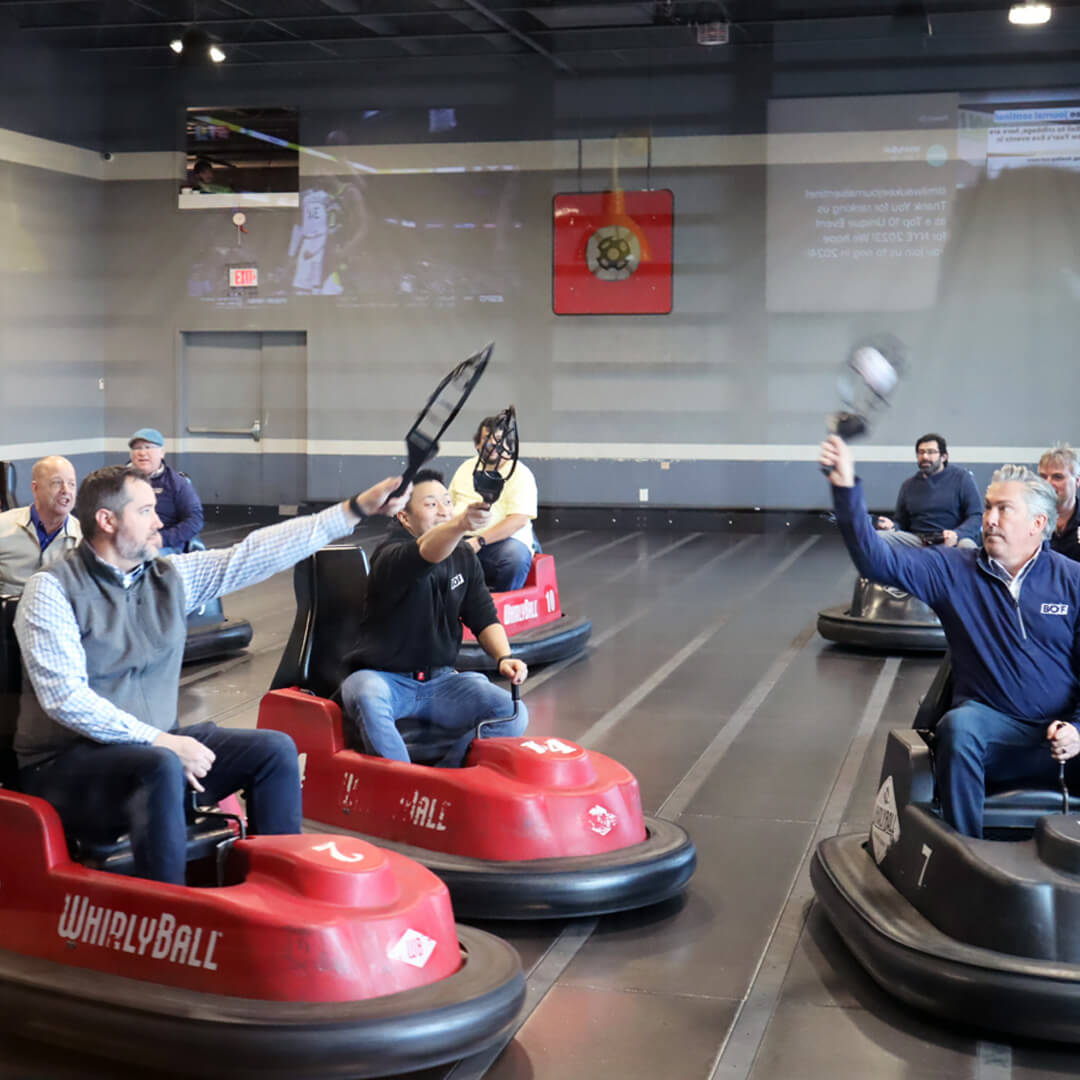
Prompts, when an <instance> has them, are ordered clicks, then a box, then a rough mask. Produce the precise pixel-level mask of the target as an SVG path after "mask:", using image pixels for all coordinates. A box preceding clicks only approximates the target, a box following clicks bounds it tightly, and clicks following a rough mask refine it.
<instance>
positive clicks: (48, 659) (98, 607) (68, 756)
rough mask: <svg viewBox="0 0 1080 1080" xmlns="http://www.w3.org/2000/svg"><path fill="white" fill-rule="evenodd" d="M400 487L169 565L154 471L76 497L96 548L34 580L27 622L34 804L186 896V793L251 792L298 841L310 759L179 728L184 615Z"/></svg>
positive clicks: (130, 473)
mask: <svg viewBox="0 0 1080 1080" xmlns="http://www.w3.org/2000/svg"><path fill="white" fill-rule="evenodd" d="M399 480H400V478H394V479H389V480H385V481H383V482H382V483H381V484H377V485H375V486H374V487H373V488H370V489H369V490H368V491H366V492H364V493H362V494H360V495H357V496H354V497H353V498H352V499H351V500H349V501H348V502H347V503H342V504H339V505H337V506H334V507H331V508H330V509H328V510H324V511H323V512H322V513H320V514H316V515H314V516H311V517H301V518H295V519H293V520H292V521H288V522H284V523H282V524H279V525H272V526H270V527H269V528H265V529H260V530H257V531H256V532H253V533H251V534H250V535H249V536H248V537H247V538H246V539H245V540H244V541H243V542H242V543H240V544H237V545H236V546H235V547H233V548H227V549H222V550H217V551H197V552H192V553H190V554H186V555H171V556H168V557H166V558H161V557H159V556H158V551H159V548H160V546H161V532H160V529H161V522H160V519H159V518H158V515H157V513H156V510H155V501H156V500H155V496H154V491H153V489H152V488H151V486H150V484H149V483H148V482H147V481H146V479H145V478H144V477H143V475H142V473H141V472H140V471H139V470H137V469H134V468H132V467H131V466H125V465H115V466H111V467H108V468H105V469H99V470H97V471H96V472H94V473H91V474H90V475H89V476H88V477H87V478H86V479H85V480H84V481H83V483H82V486H81V488H80V489H79V493H78V499H77V504H78V508H79V510H78V512H79V519H80V522H81V525H82V530H83V537H84V539H83V541H82V542H81V543H80V545H79V546H78V547H77V548H76V549H75V550H74V551H72V552H71V553H70V554H68V555H67V556H66V557H65V558H64V559H61V560H60V561H58V562H56V563H54V564H52V565H51V566H50V567H48V568H47V569H45V570H43V571H41V572H39V573H37V574H34V575H33V576H32V577H31V578H30V580H29V581H28V583H27V585H26V589H25V591H24V593H23V596H22V599H21V601H20V602H19V607H18V612H17V614H16V617H15V633H16V636H17V638H18V641H19V647H20V650H21V653H22V659H23V663H24V665H25V669H26V673H27V675H28V677H29V678H28V680H24V687H23V694H22V700H21V702H20V708H19V715H18V724H17V729H16V734H15V751H16V754H17V755H18V762H19V770H20V782H21V785H22V789H23V791H24V792H26V793H27V794H30V795H37V796H40V797H42V798H44V799H46V800H48V801H49V802H50V803H52V804H53V806H55V807H56V809H57V811H58V812H59V814H60V818H61V820H62V821H63V823H64V826H65V828H66V829H67V830H68V832H69V834H75V835H95V836H98V835H101V836H106V835H110V834H111V835H113V836H115V835H118V834H120V833H124V832H128V833H130V836H131V845H132V852H133V856H134V862H135V872H136V874H137V875H138V876H140V877H146V878H151V879H154V880H157V881H165V882H172V883H176V884H183V882H184V866H185V841H186V816H185V815H186V803H187V799H186V798H185V792H186V789H187V787H188V786H189V785H190V786H191V787H193V788H194V789H195V790H196V791H201V792H205V794H206V800H207V802H213V801H216V800H218V799H221V798H224V797H225V796H227V795H229V794H231V793H232V792H234V791H237V790H239V789H244V790H245V791H246V793H247V797H248V805H247V811H248V815H249V818H250V821H251V826H252V831H254V832H256V833H258V832H262V833H298V832H299V831H300V781H299V774H298V769H297V755H296V747H295V745H294V744H293V742H292V740H291V739H290V738H289V737H288V736H286V735H282V734H281V733H279V732H273V731H253V730H228V729H223V728H218V727H217V726H216V725H215V724H213V723H209V722H206V723H200V724H194V725H190V726H187V727H180V726H179V725H178V722H177V693H178V688H179V675H180V663H181V658H182V655H183V651H184V641H185V629H186V628H185V616H186V614H187V613H188V612H189V611H191V610H193V609H195V608H197V607H198V606H199V605H201V604H204V603H206V602H207V601H208V600H210V599H212V598H214V597H216V596H220V595H222V594H224V593H227V592H231V591H232V590H234V589H240V588H243V587H245V586H247V585H252V584H255V583H256V582H259V581H262V580H264V579H266V578H268V577H270V576H271V575H272V574H275V573H278V572H279V571H281V570H284V569H287V568H288V567H290V566H292V565H293V564H294V563H295V562H297V561H299V560H300V559H302V558H305V557H306V556H308V555H310V554H311V553H312V552H314V551H316V550H318V549H319V548H320V547H322V546H323V545H325V544H327V543H328V542H330V541H332V540H335V539H338V538H340V537H343V536H346V535H347V534H349V533H350V532H352V530H353V528H354V527H355V526H356V524H357V522H358V521H359V519H360V518H361V517H362V516H364V515H365V514H371V513H391V512H393V511H394V510H396V509H397V507H398V506H400V505H401V503H402V501H403V500H402V499H396V500H391V501H389V502H388V501H387V499H388V495H389V493H390V492H392V491H393V490H394V488H395V487H396V486H397V483H398V481H399Z"/></svg>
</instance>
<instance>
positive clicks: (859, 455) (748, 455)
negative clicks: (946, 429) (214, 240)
mask: <svg viewBox="0 0 1080 1080" xmlns="http://www.w3.org/2000/svg"><path fill="white" fill-rule="evenodd" d="M127 449H128V445H127V439H126V438H123V437H109V438H104V439H73V440H70V441H63V440H58V441H56V442H49V443H6V444H5V443H0V459H2V460H5V461H17V460H25V459H27V458H39V457H44V456H45V455H46V454H66V455H68V456H69V457H70V456H74V455H76V454H102V453H104V454H108V455H110V456H112V455H122V454H125V453H127ZM165 449H166V450H167V451H169V452H171V453H186V454H222V455H226V454H228V455H235V454H307V455H309V456H313V457H317V456H338V457H403V456H404V450H405V447H404V443H403V442H402V441H401V440H395V439H306V440H305V439H263V440H262V442H259V443H256V442H254V441H252V440H249V439H221V438H218V439H214V438H195V437H192V436H188V437H187V438H182V439H166V440H165ZM1045 450H1046V447H1045V446H953V447H951V448H950V450H949V456H950V457H951V458H952V460H953V461H956V462H958V463H959V462H963V463H964V464H967V465H981V464H993V465H1000V464H1002V463H1003V462H1036V461H1038V460H1039V458H1040V457H1041V456H1042V454H1043V452H1044V451H1045ZM441 453H442V456H443V457H466V456H468V455H469V454H471V453H473V445H472V443H470V442H445V443H442V444H441ZM817 456H818V446H817V444H816V443H806V444H790V445H785V444H779V443H776V444H767V443H555V442H551V443H545V442H536V443H534V442H530V443H529V445H528V457H529V458H530V459H532V460H539V461H545V460H546V461H765V462H789V461H816V460H817ZM855 456H856V459H857V460H858V461H875V462H886V463H887V462H900V463H903V464H908V465H911V464H914V460H915V455H914V453H913V451H912V448H911V445H910V444H908V443H905V444H904V445H902V446H857V447H856V449H855Z"/></svg>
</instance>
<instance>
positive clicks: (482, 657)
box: [456, 615, 592, 671]
mask: <svg viewBox="0 0 1080 1080" xmlns="http://www.w3.org/2000/svg"><path fill="white" fill-rule="evenodd" d="M591 633H592V622H591V620H589V619H586V618H585V617H584V616H578V617H577V618H571V617H570V616H568V615H567V616H564V617H563V618H561V619H558V620H556V621H555V622H551V623H547V624H546V625H545V626H538V627H536V629H535V630H526V631H524V632H523V633H520V634H515V635H514V636H513V637H511V638H510V649H511V651H512V652H513V655H514V656H516V657H517V658H518V659H519V660H524V661H525V663H526V664H528V665H529V667H535V666H536V665H537V664H553V663H554V662H555V661H556V660H565V659H566V658H567V657H568V656H573V655H575V654H576V653H579V652H581V651H582V649H584V648H585V644H586V642H588V640H589V635H590V634H591ZM495 666H496V665H495V661H494V660H493V659H492V658H491V657H490V656H488V654H487V653H486V652H484V650H483V649H482V648H480V646H479V644H477V642H475V641H466V642H463V643H462V646H461V649H460V650H459V651H458V655H457V664H456V667H457V668H458V670H459V671H494V670H495Z"/></svg>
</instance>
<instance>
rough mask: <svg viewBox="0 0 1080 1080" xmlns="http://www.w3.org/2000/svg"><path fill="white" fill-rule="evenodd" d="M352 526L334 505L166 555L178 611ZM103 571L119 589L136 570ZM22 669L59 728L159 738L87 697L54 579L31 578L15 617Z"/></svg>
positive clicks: (73, 625)
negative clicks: (179, 588)
mask: <svg viewBox="0 0 1080 1080" xmlns="http://www.w3.org/2000/svg"><path fill="white" fill-rule="evenodd" d="M354 524H355V522H354V521H353V519H352V517H351V515H349V514H348V513H347V512H346V511H345V509H344V508H343V507H342V506H341V505H340V504H338V505H336V506H332V507H330V509H329V510H323V511H322V513H319V514H312V515H311V516H309V517H298V518H293V519H292V520H291V521H284V522H282V523H281V524H279V525H271V526H269V527H267V528H265V529H258V530H256V531H255V532H253V533H251V534H250V535H249V536H248V537H247V538H246V539H244V540H242V541H241V542H240V543H239V544H236V545H235V546H234V547H231V548H222V549H218V550H214V551H192V552H189V553H187V554H184V555H168V556H166V558H167V559H168V561H169V562H170V563H172V565H173V567H174V569H175V570H176V571H177V572H178V573H179V575H180V577H181V579H182V581H183V583H184V603H185V610H186V611H187V612H192V611H194V610H195V609H196V608H199V607H201V606H202V605H203V604H205V603H207V602H208V601H210V600H213V599H214V597H217V596H224V595H225V593H230V592H234V591H235V590H237V589H243V588H246V587H247V586H248V585H255V584H257V583H258V582H260V581H265V580H266V578H268V577H270V576H271V575H273V574H277V573H279V572H280V571H282V570H287V569H288V568H289V567H290V566H292V565H293V564H294V563H297V562H299V561H300V560H301V559H303V558H305V557H306V556H308V555H311V554H312V553H313V552H315V551H318V550H319V548H321V547H324V546H325V545H326V544H328V543H330V542H331V541H332V540H337V539H339V538H340V537H342V536H346V535H347V534H348V533H350V532H352V530H353V526H354ZM104 565H105V566H108V567H109V569H110V570H111V571H112V573H113V574H114V575H115V576H116V579H117V581H118V582H120V583H121V584H122V585H123V586H124V587H125V588H130V587H131V585H132V584H134V582H135V581H137V580H138V578H139V577H140V576H141V574H142V572H143V570H144V567H142V566H138V567H136V568H135V569H134V570H132V571H130V572H129V573H126V574H125V573H123V572H122V571H121V570H119V569H118V568H117V567H114V566H111V565H110V564H108V563H104ZM15 634H16V636H17V637H18V639H19V647H20V648H21V650H22V658H23V662H24V663H25V665H26V671H27V674H28V675H29V677H30V683H31V685H32V686H33V688H34V693H35V694H36V695H37V699H38V702H39V703H40V705H41V707H42V709H44V710H45V712H46V713H47V714H48V715H49V716H50V717H52V719H53V720H55V721H56V722H57V723H59V724H63V725H64V726H65V727H68V728H71V729H72V730H73V731H77V732H78V733H79V734H80V735H83V736H85V737H86V738H88V739H93V740H94V741H95V742H102V743H152V742H153V741H154V740H155V739H156V738H157V737H158V736H159V735H160V734H161V731H160V730H159V729H158V728H156V727H154V726H152V725H151V724H147V723H144V722H143V721H142V720H139V719H138V718H137V717H135V716H132V715H131V714H130V713H128V712H125V711H124V710H123V709H118V708H117V707H116V706H115V705H113V703H112V702H111V701H109V700H108V699H107V698H104V697H102V696H101V695H100V694H97V693H95V692H94V691H93V690H91V689H90V685H89V679H88V676H87V671H86V652H85V650H84V649H83V645H82V633H81V631H80V629H79V625H78V623H77V622H76V620H75V612H74V611H73V610H72V607H71V603H70V602H69V601H68V598H67V594H66V593H65V592H64V590H63V587H62V586H61V584H60V580H59V578H57V577H56V575H55V574H50V573H39V574H34V575H33V576H32V577H31V578H30V580H29V581H28V582H27V583H26V589H25V591H24V592H23V595H22V599H21V600H20V601H19V609H18V612H17V613H16V615H15Z"/></svg>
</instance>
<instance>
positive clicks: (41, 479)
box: [0, 457, 82, 594]
mask: <svg viewBox="0 0 1080 1080" xmlns="http://www.w3.org/2000/svg"><path fill="white" fill-rule="evenodd" d="M30 490H31V491H32V492H33V495H34V501H33V503H32V504H31V505H30V506H19V507H16V508H15V509H14V510H8V511H7V512H6V513H3V514H0V593H9V594H19V593H21V592H22V590H23V586H24V585H25V584H26V579H27V578H28V577H29V576H30V575H31V574H32V573H34V571H35V570H40V569H41V568H42V567H43V566H48V565H49V564H50V563H53V562H55V561H56V560H57V559H60V558H63V556H64V555H66V554H67V552H69V551H74V549H75V547H76V545H77V544H78V543H79V540H81V539H82V531H81V530H80V528H79V523H78V521H77V520H76V519H75V518H74V517H72V516H71V511H72V510H73V509H74V507H75V467H74V466H73V465H72V464H71V462H70V461H68V459H67V458H64V457H44V458H42V459H41V460H40V461H38V462H36V463H35V465H34V469H33V472H32V473H31V474H30Z"/></svg>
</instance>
